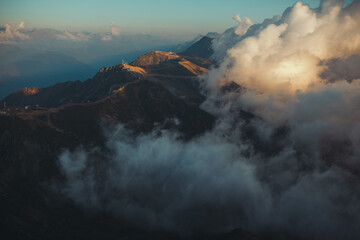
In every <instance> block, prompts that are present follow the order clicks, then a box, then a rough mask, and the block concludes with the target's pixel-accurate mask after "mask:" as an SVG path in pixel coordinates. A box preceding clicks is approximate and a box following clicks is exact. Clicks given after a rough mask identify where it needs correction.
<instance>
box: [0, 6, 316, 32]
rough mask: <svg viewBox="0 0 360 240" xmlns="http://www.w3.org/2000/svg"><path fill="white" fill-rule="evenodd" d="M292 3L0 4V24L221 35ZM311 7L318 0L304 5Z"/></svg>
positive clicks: (273, 13)
mask: <svg viewBox="0 0 360 240" xmlns="http://www.w3.org/2000/svg"><path fill="white" fill-rule="evenodd" d="M295 2H296V0H271V1H269V0H250V1H249V0H221V1H220V0H181V1H173V0H126V1H123V0H102V1H96V0H62V1H49V0H31V1H30V0H0V25H3V24H5V23H6V22H12V23H19V22H20V21H24V22H25V26H27V27H36V28H43V27H48V28H56V29H60V30H74V31H92V32H93V31H108V29H109V25H110V23H111V22H113V23H115V24H119V27H120V29H121V31H123V32H127V33H152V32H154V33H159V32H164V33H178V34H182V33H188V34H192V33H206V32H208V31H218V32H222V31H224V30H225V29H226V28H228V27H231V26H233V25H235V22H234V20H232V19H231V16H232V15H234V14H240V15H241V16H242V17H245V16H246V17H249V18H251V19H252V20H253V21H255V22H260V21H262V20H263V19H264V18H268V17H272V16H273V15H277V14H281V13H282V12H283V11H284V10H285V8H286V7H288V6H291V5H293V4H294V3H295ZM304 2H305V3H308V4H310V5H311V6H312V7H316V6H318V5H319V2H320V0H304Z"/></svg>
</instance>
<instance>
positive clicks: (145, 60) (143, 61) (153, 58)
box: [131, 51, 180, 66]
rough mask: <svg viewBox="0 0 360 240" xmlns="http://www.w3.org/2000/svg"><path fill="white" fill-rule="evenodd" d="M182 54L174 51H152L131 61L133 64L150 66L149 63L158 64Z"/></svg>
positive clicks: (177, 57)
mask: <svg viewBox="0 0 360 240" xmlns="http://www.w3.org/2000/svg"><path fill="white" fill-rule="evenodd" d="M179 58H180V56H179V55H177V54H175V53H173V52H163V51H152V52H149V53H147V54H145V55H142V56H140V57H138V58H137V59H135V61H133V62H132V63H131V65H132V66H148V65H157V64H159V63H161V62H164V61H168V60H173V59H179Z"/></svg>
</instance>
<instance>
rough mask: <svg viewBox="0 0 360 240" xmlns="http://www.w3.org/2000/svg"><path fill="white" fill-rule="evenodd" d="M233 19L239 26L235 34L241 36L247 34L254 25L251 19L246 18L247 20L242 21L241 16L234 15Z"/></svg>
mask: <svg viewBox="0 0 360 240" xmlns="http://www.w3.org/2000/svg"><path fill="white" fill-rule="evenodd" d="M232 18H233V19H234V20H235V21H236V22H238V24H239V25H238V27H237V28H236V30H235V34H237V35H239V36H241V35H243V34H245V33H246V32H247V30H248V29H249V27H251V26H252V25H254V23H253V22H252V21H251V19H250V18H245V20H242V19H241V17H240V15H239V14H237V15H234V16H233V17H232Z"/></svg>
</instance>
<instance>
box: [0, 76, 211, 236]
mask: <svg viewBox="0 0 360 240" xmlns="http://www.w3.org/2000/svg"><path fill="white" fill-rule="evenodd" d="M7 111H8V112H7V113H1V115H0V203H1V206H2V207H1V209H0V225H1V231H2V232H6V233H8V234H11V237H10V239H16V238H17V236H19V237H18V239H64V237H65V238H66V236H68V239H69V237H70V238H71V237H74V236H78V237H79V238H81V239H84V238H86V239H99V238H102V239H117V238H118V237H119V236H122V234H124V232H125V233H126V235H127V236H129V234H130V235H131V234H132V233H135V237H134V239H144V237H145V236H150V235H149V234H147V233H143V232H141V231H139V230H137V231H135V232H134V230H131V229H127V227H125V225H124V223H122V222H121V220H119V219H113V218H112V217H111V216H108V215H106V214H105V215H103V216H99V215H98V214H97V215H96V214H94V215H92V214H91V213H87V214H85V213H84V212H83V210H82V209H80V208H79V207H78V206H75V205H74V204H73V203H72V202H69V201H67V200H64V199H62V198H61V196H58V195H57V194H55V193H54V192H52V191H51V188H50V187H49V186H48V184H50V183H51V182H52V181H53V180H55V179H57V180H60V179H61V174H60V172H59V169H58V167H57V163H56V159H57V157H58V156H59V154H60V153H61V152H62V151H63V150H64V149H70V150H72V149H74V147H76V146H83V147H84V148H92V147H93V146H98V147H100V148H105V144H104V143H105V138H104V134H103V129H102V127H103V126H108V127H111V126H112V125H113V124H116V123H123V124H125V126H126V127H127V128H130V129H132V130H133V131H134V133H135V134H139V133H146V132H149V131H152V130H153V129H167V128H171V129H177V130H178V131H179V132H181V133H182V134H183V138H184V139H188V138H191V137H193V136H195V135H199V134H202V133H203V132H205V131H207V130H209V129H210V128H211V127H212V125H213V123H214V117H212V116H211V115H210V114H208V113H206V112H204V111H202V110H200V109H199V108H197V107H196V106H194V105H192V104H189V103H187V102H186V101H184V100H182V99H181V98H178V97H176V96H174V95H172V94H171V93H170V92H169V91H168V90H166V89H165V88H164V87H162V86H161V85H158V84H155V83H153V82H150V81H142V80H137V81H135V82H133V83H130V84H127V85H125V86H124V87H122V88H120V89H118V90H116V91H114V93H113V94H112V95H111V96H108V97H106V98H104V99H102V100H100V101H96V102H93V103H85V104H68V105H65V106H62V107H60V108H52V109H44V108H33V109H28V110H23V109H21V110H16V109H15V108H11V109H8V110H7ZM174 119H177V120H178V121H174ZM45 183H46V184H45ZM89 214H90V216H89ZM101 219H103V220H101ZM119 221H120V222H119ZM105 223H109V225H107V224H105ZM119 226H120V227H119ZM121 226H122V227H121ZM124 228H125V229H124ZM5 230H6V231H5ZM162 234H164V233H162ZM165 235H166V234H165ZM147 238H148V239H150V237H147ZM171 238H174V236H172V237H171ZM3 239H6V238H3Z"/></svg>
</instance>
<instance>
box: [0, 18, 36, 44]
mask: <svg viewBox="0 0 360 240" xmlns="http://www.w3.org/2000/svg"><path fill="white" fill-rule="evenodd" d="M24 27H25V24H24V22H20V23H19V25H15V24H12V23H6V24H5V25H4V26H0V43H4V42H5V43H6V42H12V41H18V40H26V39H29V36H28V35H27V34H25V33H22V32H21V30H22V29H24Z"/></svg>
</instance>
